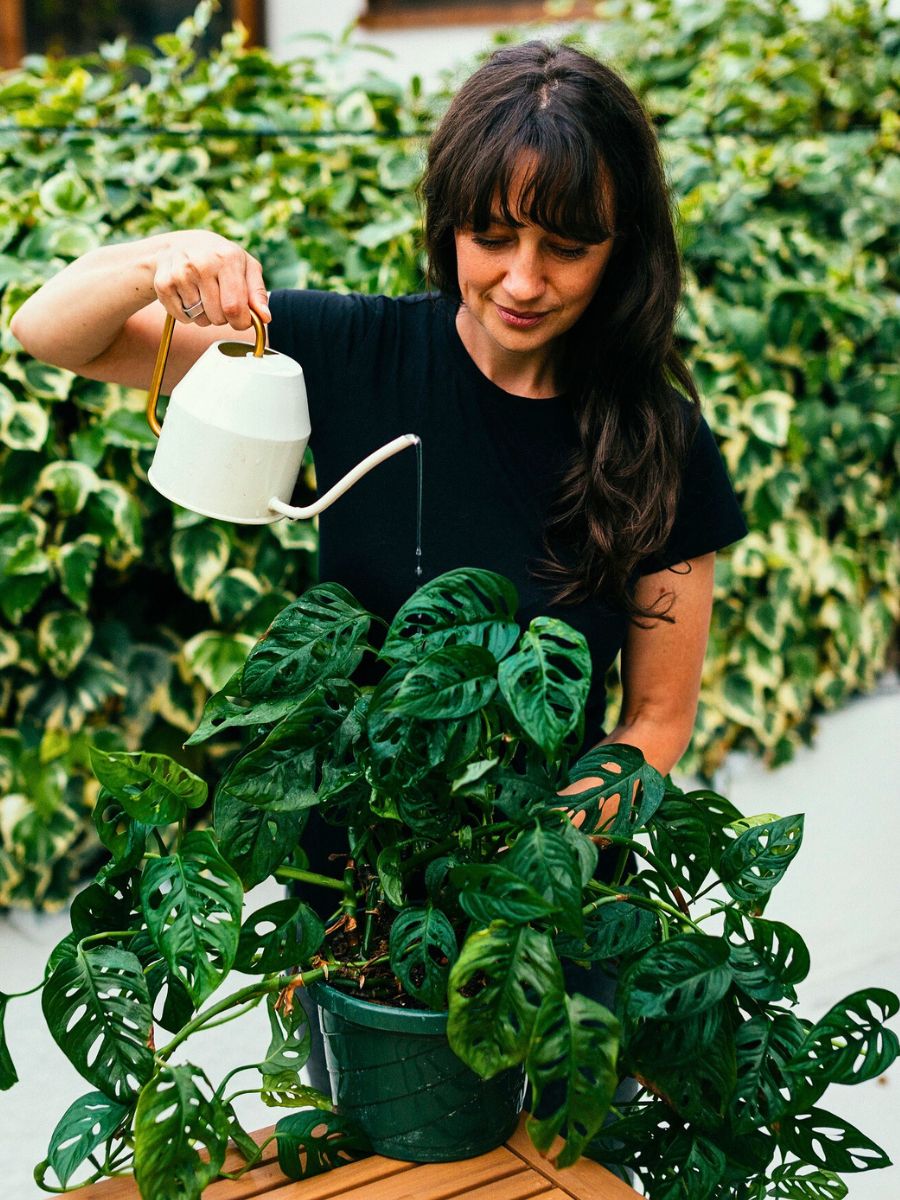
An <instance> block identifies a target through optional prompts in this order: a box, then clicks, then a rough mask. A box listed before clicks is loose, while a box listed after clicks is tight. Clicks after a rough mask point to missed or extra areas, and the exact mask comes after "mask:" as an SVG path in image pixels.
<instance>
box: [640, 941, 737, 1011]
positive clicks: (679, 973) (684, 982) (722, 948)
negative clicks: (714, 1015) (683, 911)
mask: <svg viewBox="0 0 900 1200" xmlns="http://www.w3.org/2000/svg"><path fill="white" fill-rule="evenodd" d="M731 978H732V977H731V969H730V967H729V966H728V943H727V942H726V941H725V939H724V938H720V937H709V936H707V935H706V934H694V933H687V934H679V935H677V936H676V937H672V938H669V940H668V941H667V942H661V943H660V944H659V945H657V946H653V947H651V948H650V949H649V950H648V951H647V953H646V954H644V955H643V956H642V957H641V958H639V959H638V960H637V962H635V963H634V964H633V965H632V966H631V967H630V968H629V970H628V971H627V972H626V974H625V976H624V978H623V980H622V992H623V997H624V1002H625V1007H626V1011H627V1012H628V1015H629V1017H631V1018H632V1019H633V1020H638V1019H639V1018H648V1017H650V1018H655V1019H658V1020H670V1021H679V1020H684V1019H685V1018H686V1017H689V1016H692V1015H694V1014H696V1013H700V1012H703V1010H704V1009H707V1008H710V1007H711V1006H712V1005H713V1004H717V1003H718V1002H719V1000H721V999H722V997H723V996H724V995H725V993H726V992H727V991H728V989H729V987H730V986H731Z"/></svg>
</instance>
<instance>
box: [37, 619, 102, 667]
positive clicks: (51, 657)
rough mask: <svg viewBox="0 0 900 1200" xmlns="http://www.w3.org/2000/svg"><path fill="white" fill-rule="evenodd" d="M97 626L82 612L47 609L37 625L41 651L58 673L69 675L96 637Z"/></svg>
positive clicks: (44, 658) (46, 661)
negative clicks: (95, 628) (50, 611)
mask: <svg viewBox="0 0 900 1200" xmlns="http://www.w3.org/2000/svg"><path fill="white" fill-rule="evenodd" d="M93 638H94V627H93V625H92V624H91V622H90V621H89V620H88V619H87V617H85V616H83V615H82V614H81V613H77V612H72V611H66V612H53V613H47V615H46V616H44V617H42V619H41V621H40V624H39V625H38V628H37V644H38V653H39V654H40V656H41V658H42V659H43V660H44V662H45V663H46V664H47V666H48V667H49V668H50V670H51V671H52V672H53V674H54V675H55V676H56V677H57V679H66V678H67V677H68V676H69V675H71V674H72V672H73V671H74V670H75V668H76V667H77V666H78V664H79V663H80V662H81V660H82V658H84V655H85V654H86V653H87V650H88V648H89V646H90V644H91V642H92V641H93Z"/></svg>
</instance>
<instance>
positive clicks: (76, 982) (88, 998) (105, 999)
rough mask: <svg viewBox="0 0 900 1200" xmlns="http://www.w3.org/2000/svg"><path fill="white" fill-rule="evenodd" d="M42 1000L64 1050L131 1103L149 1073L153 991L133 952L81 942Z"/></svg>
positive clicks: (82, 1070)
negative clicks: (87, 945) (150, 991)
mask: <svg viewBox="0 0 900 1200" xmlns="http://www.w3.org/2000/svg"><path fill="white" fill-rule="evenodd" d="M41 1006H42V1008H43V1011H44V1017H45V1019H46V1021H47V1025H48V1027H49V1029H50V1033H51V1035H52V1036H53V1040H54V1041H55V1042H56V1044H57V1045H58V1046H59V1048H60V1049H61V1050H62V1052H63V1054H65V1056H66V1058H68V1060H69V1062H71V1063H72V1065H73V1066H74V1067H75V1069H76V1070H77V1071H78V1073H79V1074H80V1075H82V1076H83V1077H84V1078H85V1079H86V1080H87V1081H88V1083H92V1084H93V1085H94V1087H96V1088H99V1089H100V1091H101V1092H103V1093H104V1095H106V1096H109V1097H110V1099H111V1100H116V1101H119V1102H123V1103H128V1102H129V1101H130V1100H131V1099H132V1097H133V1095H134V1093H135V1092H136V1091H138V1089H139V1088H140V1086H141V1084H142V1083H144V1082H146V1080H148V1079H149V1078H150V1076H151V1074H152V1073H153V1052H152V1051H151V1050H150V1048H149V1047H150V1039H151V1032H152V1020H151V1014H150V994H149V992H148V990H147V982H146V980H145V979H144V972H143V969H142V967H141V963H140V960H139V959H138V958H137V957H136V956H135V955H134V954H130V953H129V952H128V951H127V950H119V949H118V948H116V947H114V946H94V947H88V948H83V947H79V948H78V949H77V950H76V952H75V954H74V955H73V957H71V958H63V959H61V960H60V961H59V962H58V963H57V965H56V967H55V968H54V970H53V972H52V974H51V975H50V978H49V979H48V980H47V983H46V985H45V986H44V993H43V996H42V998H41Z"/></svg>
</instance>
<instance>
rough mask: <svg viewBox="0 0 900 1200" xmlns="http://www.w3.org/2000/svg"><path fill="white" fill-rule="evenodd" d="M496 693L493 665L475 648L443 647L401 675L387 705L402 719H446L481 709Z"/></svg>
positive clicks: (494, 661) (492, 662)
mask: <svg viewBox="0 0 900 1200" xmlns="http://www.w3.org/2000/svg"><path fill="white" fill-rule="evenodd" d="M496 690H497V663H496V660H495V659H494V657H493V655H491V654H489V653H488V652H487V651H486V650H482V649H481V648H480V647H479V646H444V647H442V648H441V649H440V650H435V651H433V652H432V653H431V654H429V655H428V656H427V657H426V658H424V659H422V661H421V662H420V663H418V664H417V665H416V666H414V667H412V669H411V670H410V671H409V672H408V673H407V674H406V675H405V676H404V678H403V681H402V683H401V684H400V686H399V687H398V688H397V691H396V692H395V693H394V696H393V698H392V699H391V701H390V704H389V705H388V708H389V710H390V711H391V712H394V713H398V714H399V715H401V716H404V717H419V718H424V719H427V720H448V719H450V718H451V717H465V716H468V714H469V713H472V712H476V711H477V710H478V709H480V708H483V707H484V706H485V705H486V704H487V703H488V702H489V701H490V699H491V697H492V696H493V695H494V693H495V692H496Z"/></svg>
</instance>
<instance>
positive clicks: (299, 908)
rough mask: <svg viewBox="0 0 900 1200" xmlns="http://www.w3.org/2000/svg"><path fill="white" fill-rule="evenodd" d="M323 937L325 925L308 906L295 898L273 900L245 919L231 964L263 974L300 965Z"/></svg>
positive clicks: (252, 972) (249, 971) (316, 947)
mask: <svg viewBox="0 0 900 1200" xmlns="http://www.w3.org/2000/svg"><path fill="white" fill-rule="evenodd" d="M324 936H325V926H324V925H323V924H322V922H321V921H320V920H319V918H318V917H317V916H316V914H315V913H314V912H313V910H312V909H311V908H310V907H309V905H307V904H304V903H303V902H302V901H301V900H298V899H296V898H295V897H292V898H291V899H288V900H276V901H275V902H274V904H267V905H266V906H265V907H264V908H260V909H258V910H257V911H256V912H255V913H253V914H252V915H251V916H249V917H248V918H247V919H246V921H245V922H244V924H243V926H242V928H241V934H240V939H239V941H238V948H237V955H236V957H235V960H234V965H235V967H237V969H238V970H239V971H246V972H247V973H248V974H254V973H259V974H263V975H267V974H269V973H270V972H272V971H283V970H287V969H288V968H290V967H293V966H295V965H296V966H301V965H302V964H304V963H306V962H307V961H308V959H309V958H310V957H311V956H312V955H313V954H315V952H316V951H317V950H318V949H319V946H320V945H321V944H322V938H323V937H324Z"/></svg>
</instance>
